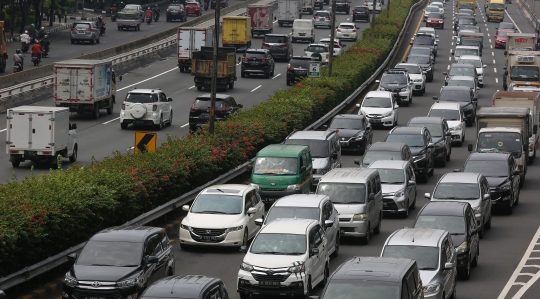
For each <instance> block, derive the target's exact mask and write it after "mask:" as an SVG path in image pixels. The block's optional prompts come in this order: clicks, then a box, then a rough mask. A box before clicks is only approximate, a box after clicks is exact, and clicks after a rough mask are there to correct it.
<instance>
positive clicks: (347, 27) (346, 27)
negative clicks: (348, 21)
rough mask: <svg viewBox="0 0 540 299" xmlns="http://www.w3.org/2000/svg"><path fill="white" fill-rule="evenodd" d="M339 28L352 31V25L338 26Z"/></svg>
mask: <svg viewBox="0 0 540 299" xmlns="http://www.w3.org/2000/svg"><path fill="white" fill-rule="evenodd" d="M339 28H342V29H354V26H353V25H343V24H341V25H339Z"/></svg>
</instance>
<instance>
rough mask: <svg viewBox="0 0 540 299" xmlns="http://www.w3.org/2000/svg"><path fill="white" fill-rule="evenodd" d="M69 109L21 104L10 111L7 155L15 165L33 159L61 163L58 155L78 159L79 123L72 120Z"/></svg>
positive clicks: (7, 115)
mask: <svg viewBox="0 0 540 299" xmlns="http://www.w3.org/2000/svg"><path fill="white" fill-rule="evenodd" d="M69 115H70V112H69V109H68V108H61V107H39V106H21V107H17V108H11V109H8V110H7V112H6V119H7V126H6V128H7V132H6V154H8V155H9V161H10V162H11V165H13V167H19V165H20V163H21V162H24V161H27V160H30V161H34V162H38V161H44V162H48V163H50V164H51V165H53V166H54V165H56V164H57V161H58V160H57V159H58V155H60V156H62V157H63V158H69V161H70V162H75V161H77V150H78V146H77V132H76V131H75V129H77V125H76V124H71V123H70V122H69Z"/></svg>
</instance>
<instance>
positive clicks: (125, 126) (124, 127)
mask: <svg viewBox="0 0 540 299" xmlns="http://www.w3.org/2000/svg"><path fill="white" fill-rule="evenodd" d="M127 127H128V124H126V123H120V128H122V130H125V129H127Z"/></svg>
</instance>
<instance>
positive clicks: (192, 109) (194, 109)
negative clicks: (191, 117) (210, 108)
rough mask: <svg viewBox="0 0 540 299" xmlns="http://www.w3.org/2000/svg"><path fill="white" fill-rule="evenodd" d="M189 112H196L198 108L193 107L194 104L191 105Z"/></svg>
mask: <svg viewBox="0 0 540 299" xmlns="http://www.w3.org/2000/svg"><path fill="white" fill-rule="evenodd" d="M189 110H191V111H198V110H199V108H197V107H195V103H193V104H191V108H190V109H189Z"/></svg>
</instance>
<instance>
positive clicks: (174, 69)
mask: <svg viewBox="0 0 540 299" xmlns="http://www.w3.org/2000/svg"><path fill="white" fill-rule="evenodd" d="M176 70H178V67H175V68H172V69H170V70H168V71H165V72H163V73H161V74H157V75H155V76H153V77H150V78H148V79H144V80H142V81H139V82H137V83H133V84H131V85H128V86H126V87H122V88H120V89H117V90H116V91H122V90H124V89H128V88H130V87H132V86H135V85H137V84H141V83H143V82H146V81H150V80H152V79H155V78H157V77H159V76H163V75H165V74H167V73H170V72H172V71H176Z"/></svg>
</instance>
